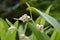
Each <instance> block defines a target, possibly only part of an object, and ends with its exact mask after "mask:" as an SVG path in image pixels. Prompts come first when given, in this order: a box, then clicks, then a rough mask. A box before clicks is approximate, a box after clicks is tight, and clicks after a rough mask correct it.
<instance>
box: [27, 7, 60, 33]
mask: <svg viewBox="0 0 60 40" xmlns="http://www.w3.org/2000/svg"><path fill="white" fill-rule="evenodd" d="M28 9H29V8H28ZM31 10H32V11H33V12H36V13H38V14H39V15H41V16H42V17H43V18H44V19H45V20H46V21H47V22H49V23H50V24H51V25H52V26H53V27H54V28H55V29H57V30H58V31H59V32H60V24H59V23H58V22H57V21H56V20H55V19H54V18H53V17H51V16H49V15H47V14H45V13H43V12H41V11H40V10H38V9H36V8H34V7H31Z"/></svg>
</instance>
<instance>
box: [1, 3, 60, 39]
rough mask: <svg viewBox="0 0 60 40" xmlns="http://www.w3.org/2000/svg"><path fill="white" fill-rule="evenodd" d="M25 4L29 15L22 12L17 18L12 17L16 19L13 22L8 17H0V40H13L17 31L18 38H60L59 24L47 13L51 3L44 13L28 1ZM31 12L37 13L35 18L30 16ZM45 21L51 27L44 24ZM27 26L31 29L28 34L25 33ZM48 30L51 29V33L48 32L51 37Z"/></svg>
mask: <svg viewBox="0 0 60 40" xmlns="http://www.w3.org/2000/svg"><path fill="white" fill-rule="evenodd" d="M26 4H27V6H28V8H27V10H29V11H30V16H28V15H27V14H24V15H22V16H21V17H20V18H18V19H17V18H14V19H15V20H17V21H16V22H15V23H14V24H12V23H11V22H10V21H9V20H8V19H6V20H3V19H2V18H0V40H15V39H16V33H17V32H18V34H19V37H18V38H19V40H60V38H59V37H60V24H59V23H58V22H57V21H56V19H54V18H53V17H51V16H50V15H49V11H50V9H51V7H52V6H53V5H50V6H49V7H48V8H47V10H46V12H45V13H44V12H42V11H40V10H38V9H37V8H34V7H30V5H29V4H28V3H26ZM33 12H34V13H35V14H37V15H38V17H37V18H36V20H33V18H32V17H33V16H32V13H33ZM19 20H21V21H23V23H24V24H25V25H24V26H23V23H19ZM46 21H47V22H48V23H49V24H51V25H52V26H53V27H51V26H45V24H46V23H47V22H46ZM18 25H19V26H18ZM9 26H10V27H9ZM23 27H24V29H23ZM28 27H29V28H30V30H31V31H32V33H31V35H30V36H27V35H25V34H26V31H27V28H28ZM48 29H50V30H48ZM51 29H52V30H51ZM53 29H54V30H53ZM50 31H53V34H50V35H51V37H50V36H49V35H48V33H49V32H50ZM28 34H29V33H28Z"/></svg>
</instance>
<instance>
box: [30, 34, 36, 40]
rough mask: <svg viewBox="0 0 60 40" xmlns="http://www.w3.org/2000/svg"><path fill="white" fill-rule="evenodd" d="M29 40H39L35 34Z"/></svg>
mask: <svg viewBox="0 0 60 40" xmlns="http://www.w3.org/2000/svg"><path fill="white" fill-rule="evenodd" d="M29 38H30V40H37V38H36V36H35V35H34V34H32V35H31V36H30V37H29Z"/></svg>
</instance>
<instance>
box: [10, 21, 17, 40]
mask: <svg viewBox="0 0 60 40" xmlns="http://www.w3.org/2000/svg"><path fill="white" fill-rule="evenodd" d="M14 26H15V27H16V29H17V28H18V21H16V22H15V23H14ZM16 34H17V30H14V32H13V33H12V34H11V35H10V40H15V39H16Z"/></svg>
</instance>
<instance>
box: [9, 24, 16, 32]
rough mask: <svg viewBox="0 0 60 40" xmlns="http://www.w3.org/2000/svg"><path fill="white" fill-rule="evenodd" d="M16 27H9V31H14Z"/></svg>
mask: <svg viewBox="0 0 60 40" xmlns="http://www.w3.org/2000/svg"><path fill="white" fill-rule="evenodd" d="M15 29H16V27H14V26H12V25H11V27H9V28H8V30H9V31H11V32H13V31H14V30H15Z"/></svg>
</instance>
